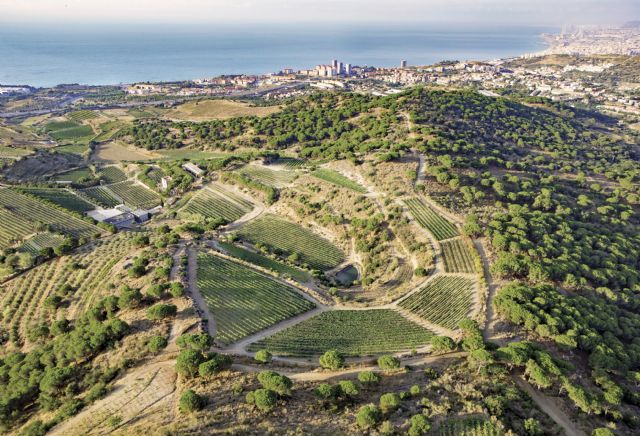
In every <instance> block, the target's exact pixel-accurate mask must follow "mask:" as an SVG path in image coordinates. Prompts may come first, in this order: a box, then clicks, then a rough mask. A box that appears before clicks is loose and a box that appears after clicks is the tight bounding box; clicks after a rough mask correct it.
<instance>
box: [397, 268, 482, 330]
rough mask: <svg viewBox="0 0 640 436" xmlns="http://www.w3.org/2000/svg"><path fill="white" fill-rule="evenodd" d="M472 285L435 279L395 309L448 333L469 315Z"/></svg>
mask: <svg viewBox="0 0 640 436" xmlns="http://www.w3.org/2000/svg"><path fill="white" fill-rule="evenodd" d="M472 288H473V281H472V280H469V279H466V278H464V277H454V276H439V277H436V278H434V279H433V280H431V281H430V282H429V283H427V285H426V286H425V287H424V288H422V289H421V290H419V291H418V292H416V293H414V294H411V295H410V296H409V297H408V298H406V299H404V300H402V301H400V303H399V306H400V307H401V308H403V309H406V310H408V311H409V312H412V313H414V314H416V315H417V316H419V317H420V318H423V319H426V320H427V321H429V322H432V323H434V324H438V325H441V326H443V327H446V328H448V329H452V330H453V329H456V328H457V327H458V323H459V322H460V321H461V320H462V319H463V318H465V317H466V316H467V315H468V314H469V312H470V311H471V305H472V300H473V294H472Z"/></svg>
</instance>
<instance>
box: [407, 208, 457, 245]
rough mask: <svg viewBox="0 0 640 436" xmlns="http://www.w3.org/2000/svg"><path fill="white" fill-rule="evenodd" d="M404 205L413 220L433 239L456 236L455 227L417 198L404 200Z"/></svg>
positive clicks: (439, 239)
mask: <svg viewBox="0 0 640 436" xmlns="http://www.w3.org/2000/svg"><path fill="white" fill-rule="evenodd" d="M404 203H405V204H406V205H407V207H408V208H409V211H410V212H411V215H413V217H414V218H415V220H416V221H418V223H419V224H420V225H421V226H422V227H424V228H425V229H427V230H428V231H429V232H431V234H432V235H433V237H434V238H436V239H437V240H438V241H441V240H443V239H449V238H453V237H456V236H458V230H457V229H456V226H454V225H453V224H451V223H450V222H449V221H447V220H446V219H445V218H443V217H442V216H440V215H439V214H438V212H436V211H435V210H433V209H432V208H430V207H429V206H428V205H427V204H425V202H424V201H422V200H420V199H419V198H410V199H407V200H405V202H404Z"/></svg>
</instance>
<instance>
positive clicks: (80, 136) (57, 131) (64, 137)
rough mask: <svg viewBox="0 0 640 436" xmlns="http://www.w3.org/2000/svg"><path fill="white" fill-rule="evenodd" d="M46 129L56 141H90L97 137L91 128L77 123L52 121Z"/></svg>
mask: <svg viewBox="0 0 640 436" xmlns="http://www.w3.org/2000/svg"><path fill="white" fill-rule="evenodd" d="M44 128H45V131H46V132H47V133H48V134H49V136H51V137H52V138H53V139H55V140H56V141H71V142H75V141H88V140H89V139H91V138H92V137H93V136H94V135H95V132H94V131H93V129H92V128H91V126H88V125H85V124H80V123H78V122H77V121H52V122H50V123H47V124H46V125H45V127H44Z"/></svg>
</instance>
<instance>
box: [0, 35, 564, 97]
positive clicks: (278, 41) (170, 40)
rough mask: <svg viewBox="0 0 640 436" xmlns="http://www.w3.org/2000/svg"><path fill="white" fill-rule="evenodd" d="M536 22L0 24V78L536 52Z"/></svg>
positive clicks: (179, 76)
mask: <svg viewBox="0 0 640 436" xmlns="http://www.w3.org/2000/svg"><path fill="white" fill-rule="evenodd" d="M557 31H558V29H555V28H549V27H542V26H485V27H469V26H466V25H455V24H448V25H444V24H423V25H418V24H413V23H412V24H407V25H402V24H394V25H380V24H376V25H362V24H357V25H348V24H335V25H327V24H324V25H307V26H296V25H285V24H282V25H264V24H261V25H258V24H253V25H246V26H245V25H234V26H230V25H211V26H194V27H184V26H170V25H139V26H133V25H127V26H122V25H121V26H113V25H111V26H107V25H95V26H68V25H67V26H54V25H43V24H40V25H12V24H7V23H4V24H1V25H0V84H3V85H31V86H37V87H49V86H54V85H57V84H70V83H79V84H85V85H109V84H121V83H133V82H139V81H151V82H158V81H175V80H189V79H197V78H203V77H214V76H218V75H221V74H264V73H271V72H276V71H280V70H281V69H283V68H294V69H302V68H313V67H314V66H315V65H317V64H328V63H330V62H331V60H332V59H338V60H339V61H342V62H344V63H351V64H352V65H359V66H364V65H367V66H381V67H389V66H396V65H399V64H400V61H401V60H406V61H407V63H408V64H409V65H427V64H432V63H435V62H438V61H442V60H491V59H497V58H504V57H510V56H518V55H521V54H525V53H531V52H536V51H539V50H542V49H544V48H545V43H544V41H543V39H542V37H541V35H542V34H543V33H555V32H557Z"/></svg>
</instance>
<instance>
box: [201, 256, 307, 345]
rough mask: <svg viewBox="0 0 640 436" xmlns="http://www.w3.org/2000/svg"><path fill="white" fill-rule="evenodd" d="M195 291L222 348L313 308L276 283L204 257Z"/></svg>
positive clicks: (248, 270)
mask: <svg viewBox="0 0 640 436" xmlns="http://www.w3.org/2000/svg"><path fill="white" fill-rule="evenodd" d="M198 289H199V290H200V292H201V293H202V296H203V298H204V299H205V301H206V302H207V306H208V307H209V309H210V310H211V312H212V313H213V317H214V319H215V321H216V339H217V340H218V341H220V342H222V343H224V344H230V343H233V342H236V341H238V340H239V339H242V338H244V337H246V336H249V335H251V334H253V333H256V332H258V331H260V330H263V329H265V328H267V327H269V326H271V325H273V324H275V323H277V322H279V321H283V320H285V319H288V318H291V317H293V316H296V315H299V314H301V313H303V312H306V311H308V310H311V309H313V308H314V307H315V305H314V304H313V303H312V302H310V301H308V300H307V299H305V298H304V297H302V296H301V295H299V294H298V293H297V292H295V291H294V290H293V289H292V288H290V287H288V286H286V285H284V284H282V283H280V282H277V281H275V280H272V279H270V278H267V277H265V276H263V275H262V274H259V273H257V272H255V271H253V270H251V269H249V268H247V267H245V266H242V265H240V264H237V263H234V262H230V261H227V260H223V259H221V258H218V257H215V256H212V255H207V254H200V255H199V256H198Z"/></svg>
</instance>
